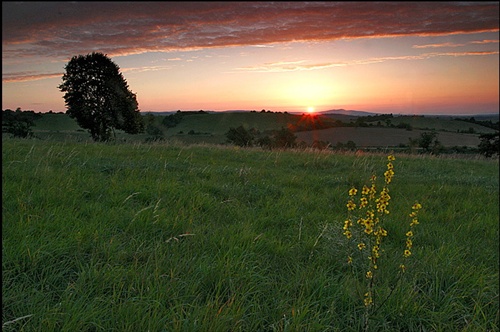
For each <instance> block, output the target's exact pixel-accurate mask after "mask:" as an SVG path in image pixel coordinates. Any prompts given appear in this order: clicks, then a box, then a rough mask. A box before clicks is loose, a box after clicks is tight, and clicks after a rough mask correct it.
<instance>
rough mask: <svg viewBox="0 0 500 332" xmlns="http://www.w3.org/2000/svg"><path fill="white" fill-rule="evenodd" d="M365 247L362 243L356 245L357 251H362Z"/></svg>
mask: <svg viewBox="0 0 500 332" xmlns="http://www.w3.org/2000/svg"><path fill="white" fill-rule="evenodd" d="M365 247H366V244H364V243H363V242H361V243H359V244H358V249H359V250H363V249H365Z"/></svg>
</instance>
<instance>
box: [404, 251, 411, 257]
mask: <svg viewBox="0 0 500 332" xmlns="http://www.w3.org/2000/svg"><path fill="white" fill-rule="evenodd" d="M404 256H405V257H410V256H411V251H410V250H408V249H406V250H405V253H404Z"/></svg>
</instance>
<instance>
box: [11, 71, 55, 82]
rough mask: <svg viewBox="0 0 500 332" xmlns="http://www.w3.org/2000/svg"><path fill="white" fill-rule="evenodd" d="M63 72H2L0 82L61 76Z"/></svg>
mask: <svg viewBox="0 0 500 332" xmlns="http://www.w3.org/2000/svg"><path fill="white" fill-rule="evenodd" d="M62 76H63V73H62V72H61V73H45V74H40V73H38V72H31V71H30V72H16V73H2V83H13V82H27V81H38V80H44V79H47V78H55V77H57V78H62Z"/></svg>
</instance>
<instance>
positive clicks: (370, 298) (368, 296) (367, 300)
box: [364, 293, 373, 307]
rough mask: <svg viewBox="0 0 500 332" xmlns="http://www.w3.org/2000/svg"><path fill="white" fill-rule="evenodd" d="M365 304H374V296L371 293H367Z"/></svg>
mask: <svg viewBox="0 0 500 332" xmlns="http://www.w3.org/2000/svg"><path fill="white" fill-rule="evenodd" d="M364 302H365V306H366V307H368V306H369V305H370V304H372V302H373V300H372V297H371V296H370V293H365V300H364Z"/></svg>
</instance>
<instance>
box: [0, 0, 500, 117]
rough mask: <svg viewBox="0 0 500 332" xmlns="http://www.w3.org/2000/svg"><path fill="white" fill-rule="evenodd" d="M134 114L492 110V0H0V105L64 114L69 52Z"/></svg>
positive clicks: (495, 86)
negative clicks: (134, 107) (131, 101)
mask: <svg viewBox="0 0 500 332" xmlns="http://www.w3.org/2000/svg"><path fill="white" fill-rule="evenodd" d="M92 52H102V53H104V54H106V55H107V56H108V57H110V59H111V60H112V61H113V62H114V63H116V64H117V65H118V66H119V68H120V70H121V72H122V74H123V76H124V78H125V79H126V81H127V83H128V85H129V89H130V90H131V91H132V92H133V93H135V94H136V96H137V101H138V103H139V109H140V110H141V111H142V112H156V111H177V110H182V111H192V110H206V111H226V110H256V111H260V110H262V109H265V110H270V111H278V112H284V111H287V112H305V111H307V110H308V108H309V109H311V108H314V110H315V111H327V110H332V109H346V110H357V111H365V112H374V113H394V114H423V115H425V114H457V115H459V114H467V115H468V114H483V113H498V111H499V2H475V1H474V2H332V1H327V2H308V1H305V2H252V1H250V2H207V1H204V2H189V1H184V2H172V1H168V2H146V1H137V2H87V1H85V2H78V1H76V2H43V1H42V2H39V1H36V2H35V1H33V2H31V1H28V2H10V1H3V2H2V109H8V108H10V109H13V110H15V109H16V108H18V107H20V108H21V109H23V110H34V111H35V112H48V111H50V110H52V111H54V112H65V111H66V106H65V103H64V99H63V93H62V92H61V91H59V89H58V86H59V84H61V83H62V75H63V74H64V72H65V66H66V64H67V63H68V62H69V60H70V59H71V58H72V57H73V56H77V55H86V54H90V53H92Z"/></svg>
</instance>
